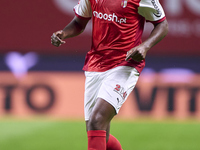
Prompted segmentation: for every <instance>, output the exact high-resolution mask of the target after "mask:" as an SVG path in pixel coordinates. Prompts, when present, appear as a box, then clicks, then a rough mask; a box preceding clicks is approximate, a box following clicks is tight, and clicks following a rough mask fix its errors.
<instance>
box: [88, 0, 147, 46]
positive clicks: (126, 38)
mask: <svg viewBox="0 0 200 150" xmlns="http://www.w3.org/2000/svg"><path fill="white" fill-rule="evenodd" d="M139 2H140V0H90V3H91V8H92V15H93V49H94V50H105V49H107V48H108V49H118V50H120V49H121V50H124V49H130V47H132V46H133V45H134V40H136V39H135V37H136V36H137V35H136V34H137V33H138V30H140V29H141V30H142V29H143V22H144V20H143V18H142V17H141V16H140V15H139V14H138V7H139ZM107 45H109V47H107Z"/></svg>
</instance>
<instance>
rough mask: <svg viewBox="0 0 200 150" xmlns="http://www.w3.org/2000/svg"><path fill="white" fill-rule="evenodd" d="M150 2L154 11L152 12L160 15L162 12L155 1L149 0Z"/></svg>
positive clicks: (157, 15)
mask: <svg viewBox="0 0 200 150" xmlns="http://www.w3.org/2000/svg"><path fill="white" fill-rule="evenodd" d="M151 3H152V4H153V6H154V8H155V10H156V12H155V13H153V14H154V15H155V16H156V17H161V16H162V12H161V11H160V9H159V7H158V5H157V4H156V1H155V0H151Z"/></svg>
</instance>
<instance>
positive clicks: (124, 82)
mask: <svg viewBox="0 0 200 150" xmlns="http://www.w3.org/2000/svg"><path fill="white" fill-rule="evenodd" d="M85 76H86V81H85V95H84V113H85V120H86V121H87V120H89V118H90V115H91V113H92V110H93V107H94V105H95V103H96V100H97V98H102V99H104V100H105V101H107V102H108V103H110V104H111V105H112V106H113V107H114V108H115V110H116V113H118V112H119V109H120V108H121V106H122V104H123V103H124V102H125V101H126V99H127V97H128V95H129V94H130V93H131V91H132V90H133V88H134V87H135V85H136V83H137V80H138V77H139V73H138V71H137V70H136V69H135V68H133V67H129V66H119V67H116V68H113V69H110V70H108V71H105V72H88V71H85Z"/></svg>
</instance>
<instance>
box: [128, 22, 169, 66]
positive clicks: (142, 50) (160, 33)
mask: <svg viewBox="0 0 200 150" xmlns="http://www.w3.org/2000/svg"><path fill="white" fill-rule="evenodd" d="M167 33H168V22H167V20H166V19H165V20H164V21H162V22H160V23H157V24H154V29H153V30H152V32H151V34H150V36H149V37H148V38H147V39H146V40H145V41H144V42H143V43H142V44H140V45H139V46H136V47H134V48H132V49H131V50H129V51H128V52H127V56H126V61H128V60H129V59H130V58H132V59H133V60H135V61H138V62H140V61H141V60H143V59H145V57H146V54H147V52H148V50H149V49H151V48H152V47H153V46H154V45H156V44H157V43H158V42H160V41H161V40H162V39H163V38H164V37H165V36H166V35H167Z"/></svg>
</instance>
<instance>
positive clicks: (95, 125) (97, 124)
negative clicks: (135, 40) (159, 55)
mask: <svg viewBox="0 0 200 150" xmlns="http://www.w3.org/2000/svg"><path fill="white" fill-rule="evenodd" d="M88 21H89V20H88V19H80V18H78V17H74V19H73V20H72V21H71V22H70V23H69V24H68V25H67V26H66V27H65V28H64V29H63V30H60V31H57V32H55V33H53V35H52V36H51V43H52V45H54V46H56V47H59V46H60V45H62V44H64V43H65V41H63V40H64V39H66V38H70V37H74V36H77V35H79V34H81V33H82V32H83V31H84V29H85V27H86V25H87V23H88ZM167 33H168V23H167V20H165V21H163V22H161V23H158V24H155V25H154V29H153V30H152V32H151V34H150V36H149V37H148V38H147V39H146V40H145V41H144V42H143V43H142V44H140V45H139V46H136V47H134V48H132V49H130V50H129V51H128V52H127V56H126V59H125V60H126V61H128V60H129V59H133V60H135V61H137V62H140V61H141V60H143V59H145V57H146V54H147V52H148V50H149V49H151V48H152V47H153V46H154V45H156V44H157V43H158V42H160V41H161V40H162V39H163V38H164V37H165V36H166V35H167ZM115 115H116V111H115V109H114V107H113V106H112V105H110V104H109V103H108V102H106V101H105V100H104V99H102V98H97V102H96V104H95V106H94V108H93V112H92V114H91V116H90V119H89V120H88V121H86V129H87V131H89V130H105V131H106V140H107V141H108V138H109V132H110V122H111V120H112V118H113V117H114V116H115Z"/></svg>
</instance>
